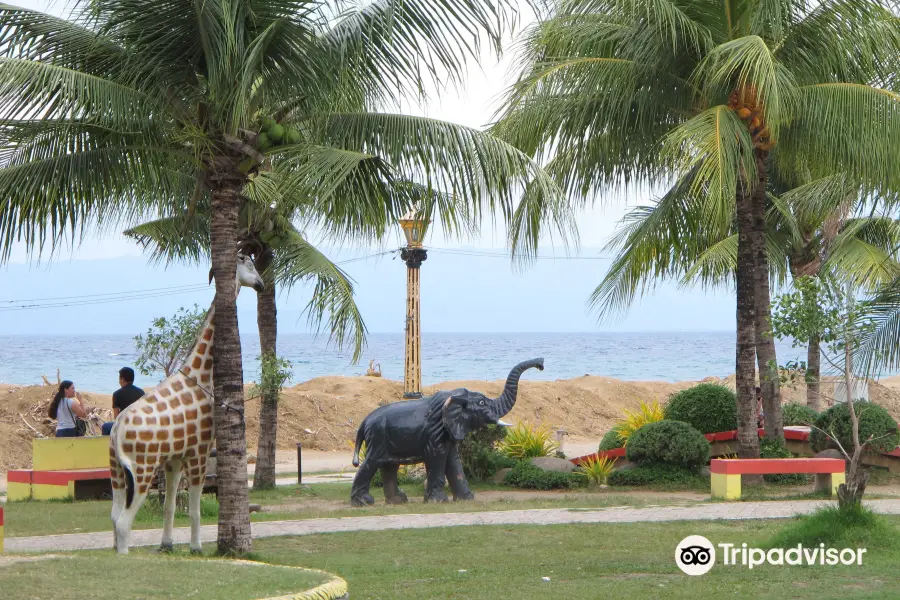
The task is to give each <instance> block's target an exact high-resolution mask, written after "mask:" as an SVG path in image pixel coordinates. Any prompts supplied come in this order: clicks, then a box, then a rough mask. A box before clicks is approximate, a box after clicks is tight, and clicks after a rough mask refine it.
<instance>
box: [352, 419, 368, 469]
mask: <svg viewBox="0 0 900 600" xmlns="http://www.w3.org/2000/svg"><path fill="white" fill-rule="evenodd" d="M363 429H365V427H364V426H363V425H360V426H359V429H358V430H357V432H356V447H354V448H353V466H354V467H358V466H359V449H360V448H361V447H362V445H363V442H365V441H366V439H365V438H366V436H365V433H364V432H363Z"/></svg>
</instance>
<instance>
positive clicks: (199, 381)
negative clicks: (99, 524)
mask: <svg viewBox="0 0 900 600" xmlns="http://www.w3.org/2000/svg"><path fill="white" fill-rule="evenodd" d="M235 276H236V277H235V278H236V286H235V287H236V291H237V292H240V289H241V286H248V287H252V288H253V289H255V290H256V291H257V292H260V291H262V290H263V287H264V285H263V281H262V278H261V277H260V276H259V273H257V272H256V269H255V268H254V266H253V261H252V260H251V259H250V258H249V257H246V256H244V255H243V254H240V253H239V254H238V261H237V271H236V273H235ZM210 281H212V274H210ZM214 308H215V302H213V304H212V305H211V306H210V307H209V310H208V311H207V315H206V322H205V323H204V324H203V328H202V330H201V332H200V335H199V336H198V337H197V341H196V343H195V344H194V349H193V350H192V352H191V354H190V355H188V357H187V359H185V362H184V365H183V366H182V367H181V369H180V370H179V371H177V372H176V373H173V374H172V375H170V376H169V377H167V378H166V379H165V380H164V381H163V382H162V383H160V384H159V385H158V386H156V389H154V390H153V393H151V394H148V395H146V396H144V397H143V398H141V399H140V400H138V401H137V402H135V403H134V404H132V405H131V406H129V407H128V408H126V409H125V410H123V411H122V412H121V413H119V416H118V417H117V418H116V421H115V423H114V424H113V428H112V431H111V432H110V437H109V464H110V477H111V481H112V493H113V503H112V522H113V528H114V548H115V549H116V551H117V552H118V553H119V554H128V537H129V535H130V533H131V525H132V523H133V522H134V517H135V515H136V514H137V512H138V510H139V509H140V508H141V504H143V502H144V500H145V499H146V497H147V492H148V491H149V490H150V483H151V481H153V476H154V475H155V474H156V470H157V469H165V473H166V478H165V479H166V501H165V506H164V508H163V534H162V544H161V545H160V549H161V550H165V551H167V550H171V549H172V525H173V521H174V519H175V498H176V495H177V492H178V484H179V482H180V480H181V476H182V471H183V472H184V473H185V474H186V475H187V477H188V484H189V486H188V493H189V512H190V516H191V552H200V551H201V546H200V494H201V492H202V491H203V482H204V480H205V479H206V461H207V459H208V458H209V453H210V450H212V446H213V440H214V439H215V435H214V421H213V397H212V396H213V392H212V390H213V358H212V356H213V342H214V339H215V338H214V336H213V316H214V313H215V310H214Z"/></svg>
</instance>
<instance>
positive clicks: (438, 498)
mask: <svg viewBox="0 0 900 600" xmlns="http://www.w3.org/2000/svg"><path fill="white" fill-rule="evenodd" d="M425 470H426V471H427V472H428V477H427V479H426V481H425V502H450V498H449V497H447V493H446V492H445V491H444V485H445V484H446V483H447V480H446V477H445V474H446V472H447V455H446V454H441V455H439V456H433V457H431V458H427V459H426V460H425Z"/></svg>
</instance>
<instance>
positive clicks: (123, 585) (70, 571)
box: [0, 553, 331, 600]
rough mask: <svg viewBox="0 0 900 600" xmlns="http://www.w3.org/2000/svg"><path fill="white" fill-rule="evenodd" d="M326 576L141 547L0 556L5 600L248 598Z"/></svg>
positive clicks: (278, 592)
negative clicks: (11, 558) (7, 560)
mask: <svg viewBox="0 0 900 600" xmlns="http://www.w3.org/2000/svg"><path fill="white" fill-rule="evenodd" d="M330 579H331V577H330V576H329V575H327V574H325V573H318V572H311V571H306V570H301V569H291V568H285V567H282V566H272V565H264V564H246V563H236V562H233V561H223V560H206V559H198V558H193V559H191V558H187V557H183V556H179V557H174V556H173V557H169V556H165V555H149V554H146V553H145V554H134V555H129V556H127V557H118V556H114V555H112V554H111V553H79V554H74V555H64V556H58V557H57V558H51V559H48V560H36V561H31V562H16V563H12V564H8V565H6V566H4V565H3V563H2V561H0V586H2V589H3V594H2V597H3V598H4V599H8V600H26V599H27V600H31V599H34V598H48V599H71V598H92V599H93V600H121V599H123V598H142V599H144V598H179V599H180V598H191V599H192V600H202V599H207V600H253V599H254V598H263V597H273V596H281V595H285V594H288V593H291V592H301V591H305V590H309V589H311V588H314V587H316V586H318V585H321V584H323V583H325V582H326V581H329V580H330Z"/></svg>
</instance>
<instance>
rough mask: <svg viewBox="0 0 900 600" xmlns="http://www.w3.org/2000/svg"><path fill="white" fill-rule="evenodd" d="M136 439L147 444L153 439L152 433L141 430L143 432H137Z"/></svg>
mask: <svg viewBox="0 0 900 600" xmlns="http://www.w3.org/2000/svg"><path fill="white" fill-rule="evenodd" d="M138 438H139V439H141V440H143V441H145V442H149V441H150V440H152V439H153V432H152V431H149V430H146V429H145V430H143V431H139V432H138Z"/></svg>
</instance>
